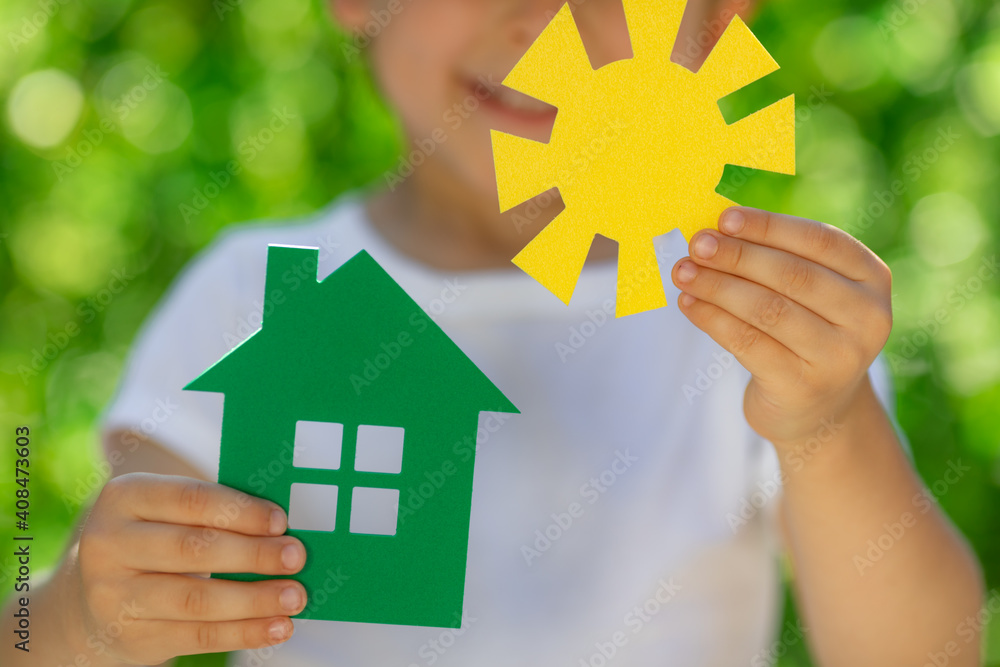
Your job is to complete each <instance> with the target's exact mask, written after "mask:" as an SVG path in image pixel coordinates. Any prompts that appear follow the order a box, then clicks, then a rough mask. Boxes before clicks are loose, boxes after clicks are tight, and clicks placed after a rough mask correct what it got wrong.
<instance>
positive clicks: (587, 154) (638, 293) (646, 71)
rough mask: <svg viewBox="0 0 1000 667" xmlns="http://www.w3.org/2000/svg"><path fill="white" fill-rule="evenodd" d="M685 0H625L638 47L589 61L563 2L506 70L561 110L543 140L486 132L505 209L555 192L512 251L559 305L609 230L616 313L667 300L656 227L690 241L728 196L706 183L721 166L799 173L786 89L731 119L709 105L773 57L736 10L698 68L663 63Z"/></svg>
mask: <svg viewBox="0 0 1000 667" xmlns="http://www.w3.org/2000/svg"><path fill="white" fill-rule="evenodd" d="M685 4H686V3H685V2H679V1H676V0H672V1H670V2H664V1H663V0H624V7H625V15H626V19H627V21H628V28H629V35H630V37H631V41H632V50H633V53H634V57H632V58H630V59H627V60H620V61H617V62H613V63H610V64H608V65H605V66H604V67H601V68H600V69H598V70H594V69H593V68H592V67H591V65H590V61H589V60H588V57H587V53H586V51H585V50H584V47H583V42H582V41H581V39H580V35H579V32H578V31H577V29H576V25H575V23H574V21H573V17H572V14H571V13H570V9H569V5H568V4H566V5H563V7H562V9H561V10H560V11H559V13H558V14H556V16H555V17H554V18H553V19H552V21H551V22H550V23H549V25H548V26H547V27H546V28H545V30H544V31H543V32H542V34H541V35H540V36H539V37H538V39H537V40H536V41H535V43H534V44H533V45H532V46H531V48H530V49H529V50H528V51H527V53H525V55H524V57H523V58H521V60H520V62H518V64H517V65H516V66H515V67H514V69H513V71H511V73H510V74H509V75H508V76H507V78H506V79H504V81H503V83H504V85H506V86H509V87H511V88H514V89H516V90H519V91H521V92H523V93H525V94H527V95H530V96H532V97H535V98H537V99H539V100H542V101H544V102H547V103H549V104H551V105H553V106H555V107H557V108H558V114H557V116H556V120H555V125H554V126H553V129H552V136H551V139H550V141H549V143H548V144H545V143H540V142H536V141H531V140H529V139H524V138H522V137H517V136H513V135H509V134H505V133H503V132H499V131H496V130H494V131H492V133H491V134H492V140H493V155H494V162H495V167H496V175H497V189H498V193H499V198H500V210H501V211H506V210H508V209H510V208H512V207H514V206H516V205H518V204H520V203H522V202H524V201H526V200H527V199H530V198H531V197H534V196H536V195H538V194H541V193H542V192H544V191H546V190H549V189H550V188H553V187H556V188H558V189H559V192H560V194H561V195H562V199H563V202H564V203H565V205H566V208H565V209H564V210H563V211H562V212H561V213H560V214H559V215H558V216H556V218H555V219H554V220H553V221H552V222H550V223H549V224H548V225H547V226H546V227H545V228H544V229H542V231H541V232H539V233H538V235H537V236H536V237H535V238H534V239H533V240H532V241H531V242H530V243H528V245H527V246H526V247H525V248H524V249H523V250H522V251H521V252H520V253H519V254H518V255H517V256H516V257H515V258H514V260H513V262H514V264H516V265H517V266H519V267H520V268H521V269H522V270H523V271H525V272H526V273H528V274H529V275H531V276H532V277H533V278H535V279H536V280H537V281H538V282H540V283H542V284H543V285H545V287H547V288H548V289H549V290H550V291H552V292H553V293H554V294H555V295H556V296H558V297H559V298H560V299H561V300H562V301H563V302H564V303H567V304H568V303H569V301H570V298H571V297H572V295H573V290H574V288H575V286H576V282H577V280H578V278H579V276H580V271H581V270H582V268H583V264H584V260H585V259H586V257H587V253H588V252H589V250H590V244H591V243H592V241H593V239H594V235H595V234H602V235H604V236H607V237H609V238H611V239H613V240H615V241H618V290H617V294H618V300H617V304H616V309H615V315H616V316H617V317H623V316H625V315H630V314H633V313H640V312H643V311H647V310H652V309H654V308H659V307H661V306H665V305H666V297H665V294H664V291H663V283H662V279H661V277H660V272H659V268H658V266H657V263H656V255H655V252H654V248H653V238H654V237H656V236H659V235H661V234H665V233H667V232H669V231H670V230H671V229H673V228H675V227H676V228H679V229H680V230H681V231H682V232H683V234H684V236H685V237H686V238H687V239H689V240H690V238H691V236H692V235H693V234H694V233H695V232H696V231H698V230H699V229H703V228H706V227H714V226H715V225H716V224H717V223H718V218H719V216H720V214H721V213H722V211H724V210H725V209H726V208H728V207H730V206H735V205H736V204H735V203H734V202H732V201H730V200H729V199H727V198H725V197H723V196H722V195H720V194H718V193H717V192H715V188H716V187H717V186H718V184H719V181H720V179H721V178H722V172H723V168H724V166H725V165H726V164H733V165H738V166H743V167H750V168H753V169H764V170H768V171H774V172H779V173H782V174H793V173H795V102H794V96H789V97H786V98H784V99H782V100H780V101H778V102H776V103H774V104H772V105H771V106H769V107H766V108H764V109H761V110H760V111H757V112H756V113H754V114H752V115H750V116H748V117H746V118H744V119H742V120H739V121H737V122H735V123H733V124H731V125H729V124H727V123H726V121H725V119H724V118H723V117H722V113H721V111H720V109H719V106H718V100H719V99H721V98H722V97H725V96H726V95H728V94H730V93H732V92H734V91H736V90H738V89H740V88H742V87H744V86H746V85H748V84H750V83H753V82H754V81H756V80H757V79H759V78H761V77H763V76H765V75H767V74H770V73H771V72H773V71H775V70H777V69H778V65H777V63H776V62H775V61H774V60H773V59H772V58H771V56H770V55H769V54H768V52H767V50H766V49H765V48H764V47H763V46H762V45H761V43H760V42H759V41H757V38H756V37H754V35H753V33H751V32H750V29H749V28H747V26H746V24H744V23H743V21H742V20H741V19H740V18H739V17H738V16H736V17H734V18H733V20H732V22H731V23H730V24H729V26H728V28H727V29H726V31H725V33H724V34H723V35H722V37H721V38H720V40H719V42H718V44H717V45H716V46H715V48H714V49H713V51H712V52H711V54H710V55H709V57H708V59H707V60H706V61H705V64H704V65H703V66H702V67H701V69H700V70H699V71H698V72H697V73H693V72H691V71H690V70H688V69H686V68H684V67H682V66H681V65H677V64H675V63H673V62H671V60H670V54H671V52H672V50H673V46H674V40H675V39H676V35H677V32H678V29H679V27H680V23H681V17H682V15H683V13H684V6H685Z"/></svg>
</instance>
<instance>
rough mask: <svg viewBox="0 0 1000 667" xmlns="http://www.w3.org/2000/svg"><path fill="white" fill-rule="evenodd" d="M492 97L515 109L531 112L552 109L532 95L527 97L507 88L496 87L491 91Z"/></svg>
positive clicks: (542, 111) (543, 111) (544, 111)
mask: <svg viewBox="0 0 1000 667" xmlns="http://www.w3.org/2000/svg"><path fill="white" fill-rule="evenodd" d="M493 98H494V99H495V100H497V101H498V102H500V104H502V105H504V106H505V107H509V108H511V109H515V110H517V111H528V112H531V113H539V114H541V113H547V112H549V111H551V110H552V107H551V106H549V105H548V104H546V103H545V102H541V101H539V100H536V99H535V98H533V97H528V96H527V95H525V94H523V93H519V92H517V91H514V90H510V89H509V88H497V89H496V90H494V91H493Z"/></svg>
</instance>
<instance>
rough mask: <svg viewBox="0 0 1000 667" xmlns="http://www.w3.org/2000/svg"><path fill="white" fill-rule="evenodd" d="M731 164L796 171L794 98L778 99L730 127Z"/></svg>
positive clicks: (779, 170)
mask: <svg viewBox="0 0 1000 667" xmlns="http://www.w3.org/2000/svg"><path fill="white" fill-rule="evenodd" d="M727 129H728V133H729V135H730V139H729V164H733V165H736V166H739V167H749V168H751V169H765V170H767V171H773V172H776V173H779V174H794V173H795V97H794V96H792V95H789V96H788V97H786V98H784V99H782V100H778V101H777V102H775V103H774V104H772V105H770V106H768V107H764V108H763V109H761V110H760V111H757V112H755V113H752V114H750V115H749V116H747V117H746V118H742V119H740V120H738V121H736V122H735V123H733V124H732V125H729V126H728V128H727Z"/></svg>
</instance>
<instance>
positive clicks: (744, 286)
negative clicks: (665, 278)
mask: <svg viewBox="0 0 1000 667" xmlns="http://www.w3.org/2000/svg"><path fill="white" fill-rule="evenodd" d="M673 275H674V282H675V284H676V285H677V286H678V287H680V288H681V289H682V290H683V291H684V292H686V293H687V294H690V295H692V296H695V297H697V298H698V299H700V300H701V301H707V302H710V303H711V304H714V305H716V306H718V307H719V308H722V309H723V310H725V311H727V312H728V313H730V314H731V315H733V316H735V317H736V318H738V319H740V320H743V321H744V322H745V323H747V324H749V325H750V326H752V327H753V328H755V329H758V330H760V331H762V332H763V333H766V334H768V336H770V337H771V338H773V339H774V340H775V341H777V342H778V343H780V344H782V345H783V346H784V347H786V348H788V349H789V350H791V351H792V352H794V353H795V354H797V355H799V356H800V357H803V358H805V359H813V358H815V357H816V356H817V355H818V354H820V353H821V351H822V350H823V349H828V347H829V345H830V344H831V343H832V342H833V341H832V340H830V337H831V329H830V326H829V324H828V323H827V322H826V321H824V320H823V319H822V318H821V317H819V316H818V315H816V314H815V313H813V312H812V311H810V310H808V309H806V308H804V307H802V306H800V305H799V304H798V303H796V302H795V301H793V300H792V299H789V298H788V297H785V296H782V295H781V294H778V293H777V292H775V291H774V290H771V289H769V288H767V287H764V286H763V285H758V284H757V283H755V282H751V281H749V280H746V279H744V278H741V277H739V276H734V275H732V274H729V273H724V272H722V271H716V270H715V269H710V268H708V267H704V266H698V265H696V264H695V263H694V262H692V261H690V260H683V261H681V262H678V264H677V266H675V267H674V271H673ZM707 333H710V332H707ZM733 354H736V352H735V350H733Z"/></svg>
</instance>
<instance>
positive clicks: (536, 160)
mask: <svg viewBox="0 0 1000 667" xmlns="http://www.w3.org/2000/svg"><path fill="white" fill-rule="evenodd" d="M490 135H491V137H492V140H493V162H494V166H495V168H496V172H497V181H498V182H501V181H503V182H506V183H510V184H511V187H506V188H500V189H499V191H498V194H499V197H500V211H501V212H503V211H507V210H509V209H511V208H513V207H515V206H517V205H518V204H520V203H521V202H523V201H525V200H528V199H531V198H532V197H534V196H535V195H538V194H541V193H542V192H545V191H546V190H548V189H549V188H552V187H554V186H555V185H556V183H555V172H554V170H552V169H550V168H549V160H550V158H551V154H550V153H548V152H547V151H546V148H547V146H548V144H543V143H541V142H539V141H532V140H531V139H525V138H523V137H518V136H515V135H513V134H507V133H506V132H498V131H496V130H492V131H491V132H490Z"/></svg>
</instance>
